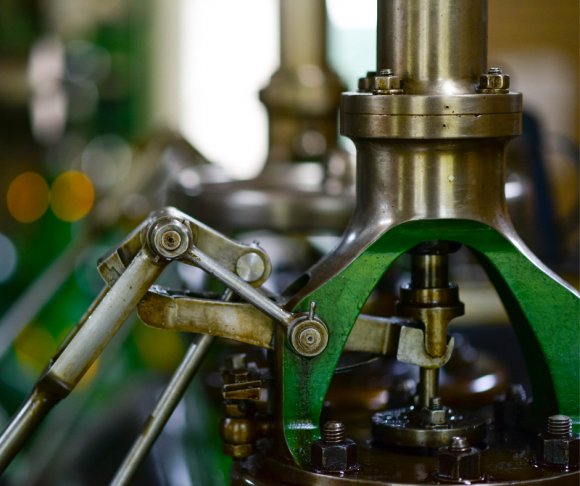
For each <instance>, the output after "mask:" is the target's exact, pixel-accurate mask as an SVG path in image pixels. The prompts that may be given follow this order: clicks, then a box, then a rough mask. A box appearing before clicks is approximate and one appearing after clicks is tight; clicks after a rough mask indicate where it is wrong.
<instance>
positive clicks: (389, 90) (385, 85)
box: [373, 69, 403, 95]
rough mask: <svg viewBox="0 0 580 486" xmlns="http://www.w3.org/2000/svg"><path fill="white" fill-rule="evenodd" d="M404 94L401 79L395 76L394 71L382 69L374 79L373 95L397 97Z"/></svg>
mask: <svg viewBox="0 0 580 486" xmlns="http://www.w3.org/2000/svg"><path fill="white" fill-rule="evenodd" d="M402 93H403V90H402V89H401V79H400V78H399V76H395V75H394V74H393V70H392V69H381V70H380V71H379V72H378V74H377V75H376V76H375V77H374V81H373V94H375V95H397V94H402Z"/></svg>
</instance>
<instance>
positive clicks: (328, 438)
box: [322, 420, 345, 444]
mask: <svg viewBox="0 0 580 486" xmlns="http://www.w3.org/2000/svg"><path fill="white" fill-rule="evenodd" d="M344 435H345V427H344V425H343V423H342V422H339V421H337V420H331V421H329V422H326V423H325V424H324V428H323V429H322V440H323V441H324V442H325V443H326V444H340V443H341V442H344Z"/></svg>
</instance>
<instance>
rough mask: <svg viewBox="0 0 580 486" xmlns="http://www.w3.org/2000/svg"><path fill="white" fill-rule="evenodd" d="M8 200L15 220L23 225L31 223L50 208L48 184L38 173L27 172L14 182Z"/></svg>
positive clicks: (9, 208)
mask: <svg viewBox="0 0 580 486" xmlns="http://www.w3.org/2000/svg"><path fill="white" fill-rule="evenodd" d="M6 200H7V204H8V210H9V211H10V214H11V215H12V216H13V217H14V219H16V220H17V221H20V222H21V223H31V222H32V221H36V220H37V219H38V218H40V217H41V216H42V215H43V214H44V213H45V212H46V210H47V208H48V201H49V190H48V184H47V183H46V181H45V180H44V179H43V178H42V176H41V175H39V174H37V173H36V172H25V173H24V174H20V175H19V176H18V177H17V178H16V179H14V180H13V181H12V183H11V184H10V187H9V188H8V193H7V196H6Z"/></svg>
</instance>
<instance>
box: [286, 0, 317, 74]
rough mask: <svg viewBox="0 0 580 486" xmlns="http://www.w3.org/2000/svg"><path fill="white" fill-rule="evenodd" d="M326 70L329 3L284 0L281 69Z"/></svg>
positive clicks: (311, 0) (315, 0)
mask: <svg viewBox="0 0 580 486" xmlns="http://www.w3.org/2000/svg"><path fill="white" fill-rule="evenodd" d="M304 65H313V66H316V67H318V68H320V69H321V70H324V69H325V68H326V3H325V0H280V70H283V69H299V68H300V67H301V66H304Z"/></svg>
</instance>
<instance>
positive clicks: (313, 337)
mask: <svg viewBox="0 0 580 486" xmlns="http://www.w3.org/2000/svg"><path fill="white" fill-rule="evenodd" d="M315 310H316V303H314V302H312V303H311V304H310V312H309V313H308V314H307V315H304V316H301V317H298V318H297V319H295V320H294V321H292V323H290V328H289V332H288V335H289V339H290V344H291V345H292V348H293V349H294V351H296V353H298V354H299V355H300V356H306V357H309V358H312V357H314V356H318V355H319V354H320V353H322V351H324V350H325V349H326V346H327V345H328V328H327V327H326V324H325V323H324V321H323V320H322V319H320V318H319V317H317V316H316V314H315Z"/></svg>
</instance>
